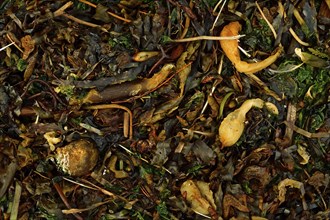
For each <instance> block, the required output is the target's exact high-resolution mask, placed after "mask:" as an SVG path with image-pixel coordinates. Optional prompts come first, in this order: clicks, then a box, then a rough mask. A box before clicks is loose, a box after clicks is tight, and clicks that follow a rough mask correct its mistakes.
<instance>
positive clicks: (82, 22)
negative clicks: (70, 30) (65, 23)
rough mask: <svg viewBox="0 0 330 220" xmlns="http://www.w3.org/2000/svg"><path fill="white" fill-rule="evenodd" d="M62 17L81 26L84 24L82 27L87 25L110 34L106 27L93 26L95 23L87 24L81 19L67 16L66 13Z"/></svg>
mask: <svg viewBox="0 0 330 220" xmlns="http://www.w3.org/2000/svg"><path fill="white" fill-rule="evenodd" d="M62 16H64V17H66V18H68V19H70V20H73V21H75V22H77V23H79V24H82V25H86V26H89V27H93V28H100V29H101V30H102V31H104V32H107V33H108V30H107V29H105V28H104V27H102V26H100V25H97V24H93V23H91V22H87V21H83V20H81V19H79V18H76V17H74V16H72V15H69V14H66V13H63V14H62Z"/></svg>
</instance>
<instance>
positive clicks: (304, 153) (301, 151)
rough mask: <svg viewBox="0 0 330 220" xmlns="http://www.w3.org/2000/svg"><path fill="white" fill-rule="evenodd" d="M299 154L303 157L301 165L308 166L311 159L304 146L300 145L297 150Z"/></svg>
mask: <svg viewBox="0 0 330 220" xmlns="http://www.w3.org/2000/svg"><path fill="white" fill-rule="evenodd" d="M297 152H298V154H299V155H300V156H301V157H302V159H303V160H302V161H300V164H302V165H305V164H308V162H309V158H310V157H311V156H310V155H309V154H308V153H307V151H306V148H304V147H303V146H301V145H300V144H299V145H298V149H297Z"/></svg>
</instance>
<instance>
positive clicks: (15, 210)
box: [10, 182, 22, 220]
mask: <svg viewBox="0 0 330 220" xmlns="http://www.w3.org/2000/svg"><path fill="white" fill-rule="evenodd" d="M21 194H22V186H21V185H20V184H19V183H18V182H16V186H15V195H14V201H13V205H12V208H11V213H10V220H16V219H17V216H18V207H19V201H20V198H21Z"/></svg>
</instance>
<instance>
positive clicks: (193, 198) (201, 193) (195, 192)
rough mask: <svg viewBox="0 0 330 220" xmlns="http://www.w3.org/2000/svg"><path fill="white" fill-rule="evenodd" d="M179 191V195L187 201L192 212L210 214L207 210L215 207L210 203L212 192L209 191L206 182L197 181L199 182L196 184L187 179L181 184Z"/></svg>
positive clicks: (212, 202)
mask: <svg viewBox="0 0 330 220" xmlns="http://www.w3.org/2000/svg"><path fill="white" fill-rule="evenodd" d="M199 186H200V187H201V189H200V188H199ZM180 191H181V195H182V196H183V197H184V198H185V199H186V200H187V201H188V202H189V204H190V205H191V209H192V210H193V211H194V212H196V213H201V214H203V215H210V211H209V210H212V209H213V210H214V209H215V207H212V205H211V204H214V201H213V193H212V191H210V189H209V187H208V184H207V183H203V182H201V181H199V183H198V184H196V183H195V182H194V181H193V180H187V181H185V182H184V183H183V184H182V185H181V188H180ZM208 199H210V200H211V202H210V201H208Z"/></svg>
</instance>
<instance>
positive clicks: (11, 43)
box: [0, 42, 15, 51]
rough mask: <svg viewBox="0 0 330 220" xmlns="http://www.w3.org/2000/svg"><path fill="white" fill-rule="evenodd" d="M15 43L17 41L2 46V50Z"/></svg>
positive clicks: (0, 49)
mask: <svg viewBox="0 0 330 220" xmlns="http://www.w3.org/2000/svg"><path fill="white" fill-rule="evenodd" d="M13 44H15V42H11V43H10V44H8V45H6V46H4V47H1V48H0V51H3V50H4V49H6V48H7V47H10V46H11V45H13Z"/></svg>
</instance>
